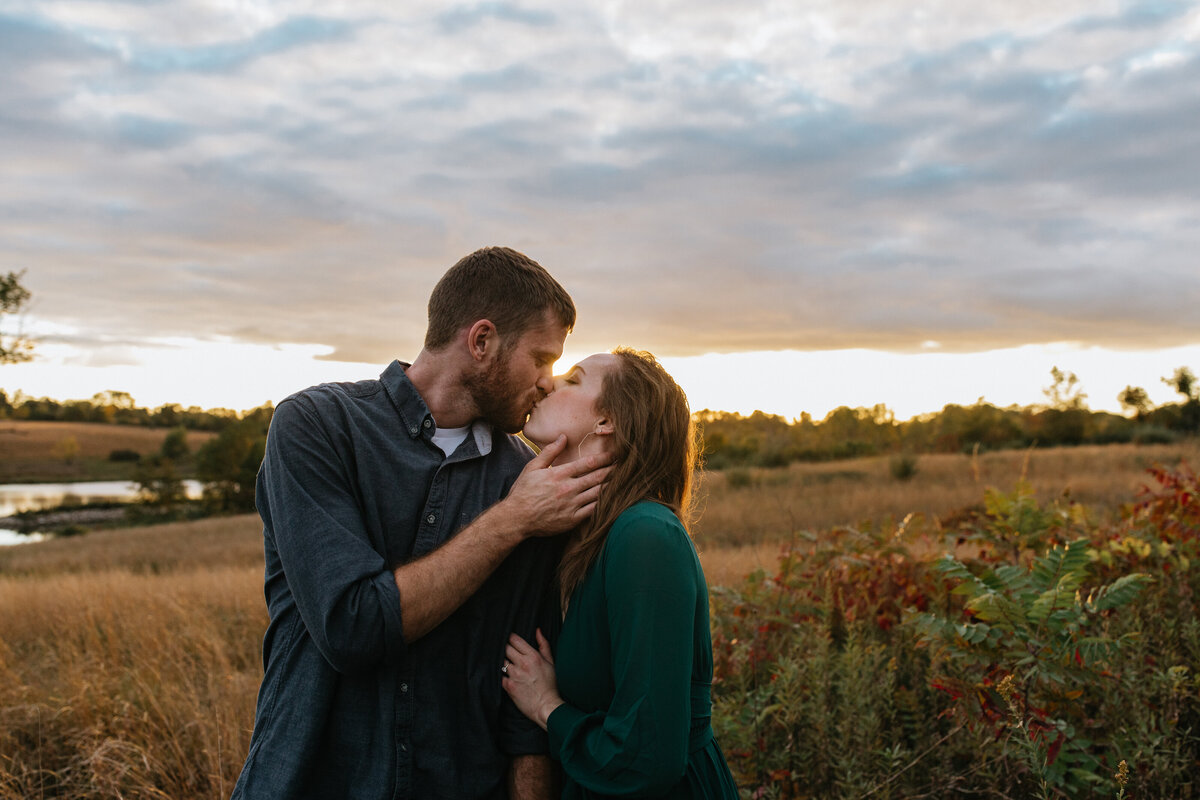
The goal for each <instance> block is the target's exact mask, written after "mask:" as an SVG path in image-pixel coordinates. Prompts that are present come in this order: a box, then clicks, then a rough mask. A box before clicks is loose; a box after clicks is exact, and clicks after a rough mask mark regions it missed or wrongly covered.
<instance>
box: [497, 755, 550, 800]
mask: <svg viewBox="0 0 1200 800" xmlns="http://www.w3.org/2000/svg"><path fill="white" fill-rule="evenodd" d="M558 785H559V780H558V765H557V764H555V763H554V761H553V760H551V758H550V756H541V755H537V756H517V757H515V758H514V759H513V760H512V764H511V765H510V766H509V768H508V797H509V800H551V798H554V797H558V792H559V786H558Z"/></svg>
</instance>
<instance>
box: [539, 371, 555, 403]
mask: <svg viewBox="0 0 1200 800" xmlns="http://www.w3.org/2000/svg"><path fill="white" fill-rule="evenodd" d="M536 386H537V388H538V391H540V392H541V393H542V397H545V396H546V395H548V394H550V393H551V392H553V391H554V376H553V375H551V374H550V371H549V370H547V371H546V372H545V373H544V374H543V375H542V376H541V377H540V378H538V382H537V384H536Z"/></svg>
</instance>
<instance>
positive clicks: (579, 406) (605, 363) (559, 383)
mask: <svg viewBox="0 0 1200 800" xmlns="http://www.w3.org/2000/svg"><path fill="white" fill-rule="evenodd" d="M617 364H618V359H617V357H616V356H614V355H612V354H611V353H597V354H596V355H594V356H588V357H587V358H585V359H584V360H583V361H580V362H579V363H578V364H576V365H575V366H573V367H571V369H569V370H567V372H566V374H564V375H560V376H558V377H556V378H555V379H554V391H553V392H551V393H550V394H549V395H547V396H546V397H545V398H543V399H542V400H541V401H540V402H539V403H538V404H537V405H536V406H534V407H533V412H532V413H531V414H530V415H529V421H528V422H526V423H525V431H524V433H525V438H526V439H528V440H529V441H531V442H533V443H534V444H536V445H537V446H538V447H545V446H546V445H548V444H550V443H551V442H553V441H554V440H555V439H557V438H558V437H559V436H560V435H562V434H566V435H567V448H566V450H564V451H563V457H562V458H561V459H559V461H560V462H561V461H564V460H568V459H574V458H578V457H579V455H580V445H582V444H584V440H585V439H588V434H591V433H595V431H596V429H597V423H598V422H599V421H600V420H601V419H602V418H603V415H602V414H601V413H600V412H598V411H597V410H596V398H598V397H599V396H600V386H601V384H602V383H603V381H604V376H605V375H606V374H608V371H609V370H612V369H616V368H617ZM602 438H603V437H602V436H592V437H591V439H588V444H587V448H586V452H591V451H592V449H596V450H599V449H601V445H602V442H601V441H600V440H601V439H602ZM593 440H595V441H594V442H593Z"/></svg>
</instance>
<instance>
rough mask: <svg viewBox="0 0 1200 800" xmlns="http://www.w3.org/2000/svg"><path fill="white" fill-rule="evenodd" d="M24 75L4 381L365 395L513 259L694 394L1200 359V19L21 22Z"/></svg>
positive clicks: (712, 404) (230, 394) (1142, 11)
mask: <svg viewBox="0 0 1200 800" xmlns="http://www.w3.org/2000/svg"><path fill="white" fill-rule="evenodd" d="M0 74H3V75H4V76H5V78H4V80H3V81H0V175H2V180H0V272H7V271H10V270H11V271H22V270H23V271H24V272H25V275H24V283H25V285H26V286H27V288H29V289H30V290H31V291H32V292H33V295H34V297H33V301H32V303H31V307H30V308H29V310H28V312H27V313H26V314H25V315H24V316H23V318H22V319H21V320H20V324H21V326H22V329H23V330H24V331H25V332H26V333H30V334H34V335H36V336H37V337H38V346H37V353H38V358H37V360H36V361H34V362H33V363H30V364H27V365H18V366H3V367H0V388H3V389H5V390H7V391H8V393H9V394H10V395H11V394H13V393H14V392H15V391H16V390H22V391H24V392H25V393H27V394H30V395H34V396H43V395H44V396H50V397H56V398H58V399H69V398H87V397H90V396H91V395H92V394H94V393H96V392H99V391H102V390H108V389H115V390H123V391H129V392H130V393H131V394H132V395H133V396H134V398H135V399H136V400H137V401H138V403H139V404H140V405H145V406H151V407H152V406H155V405H158V404H162V403H167V402H177V403H181V404H183V405H185V406H187V405H199V406H203V407H227V408H234V409H247V408H251V407H254V406H257V405H259V404H261V403H263V402H278V401H279V400H281V399H282V398H283V397H284V396H286V395H287V394H289V393H291V392H292V391H295V390H296V389H299V388H302V387H304V386H306V385H309V384H312V383H316V382H319V381H323V380H349V379H358V378H364V377H372V376H374V375H377V374H378V373H379V372H380V371H381V369H382V367H383V366H384V365H385V364H386V363H388V362H389V361H391V360H392V359H393V358H401V359H404V360H411V359H412V358H413V357H415V356H416V354H417V352H418V351H419V349H420V343H421V339H422V336H423V331H424V324H425V302H426V300H427V298H428V294H429V291H430V289H431V288H432V287H433V285H434V283H435V282H436V280H437V278H438V277H439V276H440V275H441V274H442V272H444V271H445V270H446V269H447V268H448V267H449V266H450V265H452V264H453V263H454V262H455V261H457V260H458V258H460V257H461V256H463V255H465V254H466V253H468V252H471V251H472V250H474V249H476V248H478V247H481V246H485V245H492V244H503V245H508V246H511V247H514V248H517V249H519V250H521V251H523V252H525V253H527V254H528V255H530V256H531V257H533V258H535V259H536V260H538V261H539V262H540V263H541V264H543V265H544V266H545V267H546V268H547V269H549V270H550V271H551V272H552V273H553V274H554V275H555V277H557V278H558V279H559V280H560V282H562V284H563V285H564V286H565V287H566V288H567V289H568V291H570V292H571V294H572V296H573V297H574V298H575V301H576V305H577V306H578V309H579V323H578V325H577V326H576V329H575V332H574V333H573V334H572V336H571V337H570V338H569V339H568V341H567V354H566V356H565V359H564V361H565V362H569V361H571V360H575V359H578V358H580V357H582V356H583V355H586V354H588V353H591V352H595V351H602V350H609V349H611V348H612V347H614V346H616V345H630V346H635V347H639V348H643V349H648V350H651V351H652V352H654V353H656V354H657V355H658V356H660V358H662V359H663V360H664V363H666V364H667V366H668V368H670V369H671V370H672V371H673V372H674V374H676V376H677V377H678V378H679V380H680V382H681V384H682V385H683V386H684V388H685V389H686V390H687V391H688V393H689V396H690V397H691V400H692V405H693V407H694V408H702V407H708V408H719V409H723V410H731V411H740V412H742V413H749V412H750V411H752V410H754V409H762V410H764V411H768V412H770V413H778V414H782V415H784V416H786V417H797V416H799V415H800V413H801V412H804V411H807V412H809V413H811V414H813V416H815V417H816V418H818V419H819V418H821V417H822V416H823V415H824V414H825V413H826V412H828V411H829V410H830V409H832V408H833V407H835V406H838V405H849V406H870V405H874V404H876V403H885V404H887V405H889V406H890V407H891V408H893V409H894V410H895V411H896V413H897V416H898V417H900V418H907V417H908V416H911V415H913V414H917V413H922V412H926V411H935V410H938V409H940V408H941V407H942V406H943V405H944V404H946V403H949V402H956V403H971V402H975V401H976V400H977V399H979V398H981V397H982V398H984V399H986V400H987V401H988V402H992V403H995V404H997V405H1008V404H1012V403H1017V404H1021V405H1026V404H1033V403H1037V402H1040V401H1041V400H1043V399H1044V398H1043V396H1042V391H1041V390H1042V388H1044V387H1046V386H1048V385H1049V384H1050V382H1051V381H1050V375H1049V371H1050V369H1051V367H1054V366H1057V367H1059V368H1061V369H1064V370H1067V371H1072V372H1075V373H1076V374H1077V375H1078V377H1079V379H1080V382H1081V384H1082V386H1083V390H1084V391H1085V392H1087V394H1088V402H1089V404H1090V405H1091V406H1092V407H1093V408H1098V409H1099V408H1104V409H1111V410H1115V409H1117V408H1118V404H1117V401H1116V395H1117V393H1118V392H1119V391H1120V389H1121V388H1122V387H1124V386H1125V385H1127V384H1133V385H1141V386H1144V387H1145V388H1146V389H1147V391H1148V392H1149V393H1150V396H1151V398H1152V399H1153V400H1155V402H1160V403H1161V402H1166V401H1170V400H1172V399H1173V398H1174V395H1173V394H1172V391H1171V389H1170V388H1169V387H1168V386H1166V385H1164V384H1163V383H1162V381H1161V380H1160V379H1161V378H1162V377H1164V376H1167V375H1169V374H1171V372H1172V371H1173V370H1174V368H1176V367H1178V366H1185V365H1187V366H1190V367H1192V368H1193V369H1194V370H1197V371H1200V269H1198V268H1197V257H1196V254H1197V253H1198V252H1200V91H1197V89H1196V87H1197V86H1200V3H1198V2H1172V1H1171V0H1152V1H1146V2H1142V1H1141V0H1132V1H1131V2H1105V1H1104V0H1061V1H1060V2H1055V3H1046V2H1032V1H1031V0H1006V2H1004V3H975V2H962V0H943V1H942V2H898V1H897V0H855V2H849V0H841V2H832V1H827V2H826V1H820V0H790V1H789V2H774V1H772V0H758V1H755V0H739V2H736V3H734V2H729V1H728V0H724V1H723V2H714V1H712V0H689V2H686V3H683V2H664V1H661V0H638V2H623V1H621V0H581V1H580V2H575V3H569V4H567V3H549V2H515V3H508V2H480V3H466V4H454V3H447V2H436V3H435V2H412V1H410V2H405V3H392V2H369V1H368V0H363V1H362V2H355V3H350V4H341V3H327V2H300V1H295V2H293V1H290V0H272V1H271V2H259V1H258V0H161V1H157V2H156V1H155V0H142V1H140V2H139V1H137V0H127V1H126V2H103V1H101V0H70V1H69V2H59V0H37V1H36V2H14V1H13V0H0ZM0 324H2V325H4V326H5V328H6V329H11V328H13V325H14V321H13V320H10V319H5V320H2V321H0Z"/></svg>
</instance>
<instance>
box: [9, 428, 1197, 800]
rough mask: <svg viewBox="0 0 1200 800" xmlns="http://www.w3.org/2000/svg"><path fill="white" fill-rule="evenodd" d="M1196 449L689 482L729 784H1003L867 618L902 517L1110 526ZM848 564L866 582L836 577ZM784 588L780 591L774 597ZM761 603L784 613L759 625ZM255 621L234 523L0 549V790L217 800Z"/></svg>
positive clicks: (892, 557)
mask: <svg viewBox="0 0 1200 800" xmlns="http://www.w3.org/2000/svg"><path fill="white" fill-rule="evenodd" d="M1197 449H1198V448H1197V445H1196V444H1195V443H1191V444H1188V445H1181V446H1164V447H1154V448H1151V447H1142V448H1137V447H1132V446H1121V447H1111V448H1102V449H1098V448H1078V449H1073V450H1060V451H1035V452H1032V453H1029V454H1024V453H996V454H988V455H981V456H979V457H978V458H976V459H972V458H971V457H970V456H922V457H920V460H919V464H918V469H917V471H916V473H915V475H914V476H913V477H912V478H911V479H910V480H905V481H899V480H896V479H895V478H893V477H892V476H891V475H890V471H889V466H888V462H887V460H886V459H866V460H859V461H848V462H838V463H832V464H821V465H793V466H792V467H790V468H787V469H784V470H774V471H755V472H749V473H745V474H743V475H741V476H740V477H735V478H734V479H733V480H732V481H731V480H730V478H729V475H722V474H717V473H713V474H710V475H708V476H706V477H705V479H704V481H703V485H702V490H703V491H704V492H706V494H707V498H706V503H705V506H706V507H705V509H704V515H703V516H702V517H701V519H700V522H699V525H698V526H697V529H696V530H697V540H698V543H699V544H700V549H701V557H702V559H703V561H704V565H705V569H706V572H707V573H708V577H709V583H710V585H711V586H713V587H714V592H715V602H714V610H715V612H716V613H717V615H718V617H717V618H716V619H715V624H716V625H717V631H718V636H717V638H716V640H715V641H716V643H717V646H718V653H717V656H718V660H719V662H720V663H721V665H722V669H723V670H724V673H723V678H722V679H723V680H724V681H725V682H724V684H723V686H722V685H719V686H718V691H717V696H718V701H719V702H718V709H717V720H718V724H719V725H720V726H721V727H722V730H721V735H722V738H723V741H727V742H728V743H729V749H730V750H731V751H735V753H734V755H735V758H736V759H737V760H738V763H739V768H740V769H742V775H743V779H744V780H747V781H749V780H751V779H753V780H754V781H755V784H754V785H755V786H765V787H767V789H765V790H764V792H763V793H762V794H761V796H762V797H771V796H797V797H802V796H806V795H805V793H806V791H808V789H811V788H813V787H818V786H830V787H833V786H837V787H841V788H839V789H837V792H839V793H840V794H836V795H831V796H847V797H849V796H864V794H863V793H866V792H872V794H871V795H870V796H871V797H901V796H906V795H905V792H906V791H909V790H912V791H915V790H916V789H917V788H920V789H921V791H922V792H925V793H927V794H929V795H930V796H953V787H949V788H947V789H946V793H944V794H937V792H936V791H934V787H932V786H931V785H930V784H929V782H928V781H925V782H922V781H921V780H917V779H916V778H915V777H914V776H915V775H916V773H917V772H918V770H924V771H927V772H933V773H936V774H938V775H941V776H951V777H953V776H959V777H957V778H955V780H959V781H960V785H962V786H967V785H970V786H972V787H974V788H976V789H979V787H980V786H981V785H982V782H981V779H979V778H972V777H971V776H972V774H974V773H972V772H971V769H973V768H977V769H979V770H984V771H985V772H986V770H992V771H991V772H990V773H988V774H991V775H993V776H996V775H1004V774H1006V773H1004V771H1003V769H1001V767H999V766H997V764H998V762H997V761H996V760H995V758H994V757H995V749H996V748H995V746H994V745H989V744H988V739H987V735H985V734H984V733H981V732H980V730H982V729H980V730H976V732H975V733H970V732H967V733H964V732H962V731H958V732H956V733H955V736H954V737H953V738H951V739H945V737H946V736H947V734H950V733H951V732H954V730H955V728H954V726H955V725H956V724H957V723H952V722H951V721H950V720H949V718H946V719H944V720H937V719H935V717H936V716H937V714H938V713H940V712H947V713H949V710H950V708H951V705H952V704H951V703H950V702H949V700H947V698H945V697H944V696H942V695H941V694H939V693H938V692H937V691H935V690H934V689H932V688H931V687H930V686H929V683H928V680H927V678H928V677H929V675H930V674H931V673H930V669H931V665H930V660H929V655H928V652H927V651H923V650H920V649H919V648H917V647H916V644H915V636H908V637H901V636H895V637H893V638H892V639H888V638H887V630H892V628H890V627H887V629H886V630H885V628H884V627H881V626H892V625H895V624H899V623H898V620H899V616H900V608H901V606H902V605H903V604H904V603H906V602H909V601H908V600H906V599H905V598H906V597H907V595H906V592H910V590H911V587H912V586H915V585H917V582H918V581H919V579H920V576H919V574H918V573H917V572H912V570H914V569H915V570H920V569H924V567H923V566H922V565H924V564H926V563H927V562H928V560H929V559H930V558H932V555H931V554H930V553H928V552H925V551H924V550H922V547H924V545H923V544H922V541H923V540H921V541H918V540H917V539H915V538H914V539H912V540H909V541H907V542H906V546H907V547H908V550H907V551H906V553H907V554H906V555H904V556H903V557H901V554H899V553H898V552H892V551H890V550H889V548H891V547H893V546H894V545H895V537H894V536H892V534H891V531H894V530H898V529H900V527H902V526H898V525H897V524H896V523H895V522H894V521H896V520H902V519H904V518H905V516H906V515H907V514H908V513H909V512H914V511H915V512H920V513H921V514H923V515H925V520H924V522H923V523H922V524H921V525H919V526H918V525H912V526H909V528H907V529H906V530H908V531H909V532H910V533H912V534H913V535H914V536H915V534H916V532H917V531H918V529H920V530H921V531H924V532H925V533H926V534H928V533H929V532H930V531H935V532H936V531H937V530H939V527H940V528H944V529H945V530H947V531H949V530H952V529H953V528H954V526H956V525H957V524H958V522H957V521H956V520H959V519H961V518H962V515H960V514H959V513H958V512H960V511H962V510H963V509H966V508H972V507H975V506H979V505H980V504H981V499H982V496H983V490H982V487H985V486H988V485H996V486H1000V487H1002V488H1004V489H1009V488H1011V487H1012V486H1013V485H1014V484H1015V483H1016V481H1017V479H1018V478H1019V477H1020V476H1021V475H1022V474H1024V475H1026V476H1027V477H1028V478H1029V479H1030V480H1031V482H1032V483H1033V486H1034V487H1035V489H1036V492H1037V494H1038V496H1039V498H1041V499H1042V500H1043V502H1045V501H1048V500H1050V499H1054V498H1060V497H1061V496H1062V495H1063V494H1064V492H1067V493H1069V496H1070V497H1072V498H1075V499H1077V500H1082V501H1086V502H1089V503H1091V504H1092V506H1093V508H1092V513H1093V514H1094V516H1095V517H1097V518H1099V517H1103V516H1105V515H1115V509H1116V508H1117V507H1119V506H1120V505H1121V504H1122V503H1124V502H1127V501H1128V500H1130V499H1131V498H1132V497H1133V490H1134V488H1135V487H1137V486H1138V485H1141V484H1143V483H1145V482H1146V477H1145V473H1144V472H1143V469H1144V467H1145V466H1146V465H1148V464H1150V463H1152V462H1154V461H1164V462H1168V463H1173V462H1175V461H1177V460H1178V459H1179V458H1180V457H1181V456H1185V455H1186V456H1189V457H1191V458H1193V459H1195V456H1196V455H1197ZM1027 457H1028V460H1027V461H1026V458H1027ZM1195 460H1200V459H1195ZM735 474H736V473H735ZM731 484H737V485H731ZM864 520H868V521H869V520H892V521H893V522H892V523H890V524H886V525H885V524H874V523H872V524H870V525H858V523H860V522H862V521H864ZM856 525H858V527H855V526H856ZM838 526H843V527H841V528H840V529H839V528H838ZM835 529H838V530H835ZM860 529H861V530H860ZM881 531H887V532H888V535H887V536H881V535H880V533H879V532H881ZM872 537H874V538H872ZM855 542H857V544H854V543H855ZM781 548H784V549H785V550H786V551H787V553H789V554H790V558H791V561H787V560H785V561H783V562H781V561H780V559H779V554H780V551H781ZM848 551H854V552H848ZM843 555H845V556H846V558H841V556H843ZM798 559H799V560H798ZM814 559H816V560H814ZM820 559H825V561H820ZM789 564H790V565H791V566H790V567H789V566H788V565H789ZM781 565H782V567H783V572H781ZM846 565H849V566H846ZM863 565H867V566H869V568H870V569H871V570H873V572H872V573H871V580H873V581H874V583H873V584H872V585H873V586H874V587H876V588H875V589H872V590H871V591H870V592H865V591H864V590H862V589H861V587H862V586H865V583H864V582H863V581H862V580H859V579H857V578H855V577H854V576H855V575H856V574H857V573H853V570H855V569H863V568H865V567H864V566H863ZM801 566H803V568H804V569H809V570H810V571H811V570H818V571H820V570H826V571H825V572H822V573H821V574H822V575H827V576H828V577H829V580H828V581H826V583H823V584H820V586H823V587H824V588H823V589H821V590H820V591H818V592H817V593H816V594H815V595H813V596H809V595H808V594H806V592H808V591H809V588H810V587H808V586H807V585H806V584H801V583H796V582H795V581H794V580H793V582H792V584H788V578H787V577H786V574H784V573H786V570H787V569H793V570H795V569H799V568H800V567H801ZM758 568H765V572H764V573H762V574H760V575H758V576H757V577H756V578H755V579H754V580H753V581H750V582H746V581H745V577H746V575H747V573H750V572H753V571H754V570H755V569H758ZM827 568H828V569H827ZM847 569H850V570H851V572H846V570H847ZM839 570H840V571H839ZM795 574H799V573H795ZM768 576H774V577H768ZM839 576H840V577H839ZM847 576H849V577H847ZM851 578H854V579H853V580H852V579H851ZM822 580H825V579H824V578H822ZM839 581H840V582H839ZM788 585H791V586H794V587H796V589H795V591H793V590H791V589H789V590H788V592H789V593H787V594H784V593H782V590H781V589H780V587H784V586H788ZM722 587H728V588H722ZM854 592H858V593H859V595H858V596H857V597H856V596H855V595H854ZM868 595H869V596H868ZM785 600H786V603H788V604H790V605H789V606H788V607H787V611H788V613H789V614H793V613H799V614H801V616H802V620H801V622H799V623H795V622H792V621H791V620H790V619H784V618H783V616H781V611H782V610H783V609H784V606H783V605H782V604H783V603H784V602H785ZM855 603H858V604H860V605H857V606H856V605H855ZM862 603H867V604H868V605H869V608H870V613H869V614H867V613H866V611H864V608H866V606H861V604H862ZM860 606H861V607H860ZM739 608H740V609H741V611H739V610H738V609H739ZM739 614H742V615H743V616H740V617H739V616H738V615H739ZM856 615H857V616H856ZM265 626H266V610H265V608H264V604H263V597H262V542H261V528H260V523H259V521H258V519H257V517H255V516H254V515H244V516H239V517H226V518H215V519H209V520H202V521H196V522H187V523H176V524H172V525H163V526H155V527H147V528H137V529H129V530H109V531H96V532H93V533H90V534H87V535H84V536H80V537H73V538H70V539H60V540H50V541H46V542H39V543H35V544H29V545H21V546H17V547H11V548H0V799H2V800H12V799H15V798H42V797H56V798H71V799H72V800H74V799H76V798H79V799H82V798H102V797H103V798H111V797H123V798H154V799H156V800H157V799H160V798H175V800H218V799H219V798H225V797H228V794H229V792H230V791H231V789H232V785H233V781H234V780H235V779H236V776H237V773H238V770H239V769H240V767H241V764H242V761H243V759H244V757H245V754H246V751H247V748H248V745H249V734H250V729H251V727H252V724H253V713H254V697H255V692H256V691H257V688H258V683H259V680H260V677H261V664H260V642H261V638H262V634H263V631H264V629H265ZM1194 627H1195V625H1194V624H1193V625H1192V628H1194ZM1192 628H1189V629H1188V630H1192ZM889 641H890V642H893V643H895V646H894V647H893V646H891V645H888V644H887V643H888V642H889ZM1189 646H1190V645H1189ZM889 647H891V649H889ZM1137 655H1138V657H1140V658H1152V657H1153V653H1151V652H1145V653H1141V652H1138V653H1137ZM1156 674H1157V673H1156ZM735 687H736V688H737V691H738V693H731V692H730V689H731V688H735ZM777 695H778V696H777ZM1162 696H1163V695H1162V692H1159V693H1158V694H1153V693H1149V692H1148V693H1145V697H1147V698H1161V697H1162ZM779 697H782V698H783V702H780V700H779V699H778V698H779ZM1137 697H1138V698H1141V697H1142V695H1141V694H1139V695H1137ZM876 700H877V701H878V702H875V701H876ZM1189 702H1191V701H1189ZM1193 707H1194V705H1193V706H1188V708H1193ZM1154 713H1159V712H1154ZM1152 716H1153V714H1151V713H1148V714H1140V715H1131V716H1130V717H1129V724H1130V725H1134V726H1136V725H1140V726H1142V728H1139V729H1138V731H1140V733H1139V732H1136V731H1135V732H1134V733H1131V734H1130V739H1131V740H1140V741H1143V742H1146V741H1149V737H1151V736H1152V735H1157V728H1155V727H1154V724H1153V719H1152ZM756 732H761V734H762V736H763V737H766V736H767V734H768V732H774V733H772V734H771V736H777V737H778V738H770V739H769V740H768V739H767V738H761V739H760V737H759V734H758V733H756ZM968 734H970V735H968ZM988 735H990V734H988ZM760 743H762V744H763V745H764V746H765V745H767V744H769V745H770V747H769V748H768V749H766V750H761V749H759V745H760ZM972 748H976V749H975V750H974V751H973V750H972ZM989 748H991V749H989ZM1164 752H1166V751H1164V750H1162V749H1161V748H1160V749H1158V750H1154V751H1153V753H1154V754H1157V755H1154V757H1155V758H1160V759H1165V758H1167V756H1165V755H1162V753H1164ZM973 754H974V755H978V756H980V758H978V759H976V762H974V763H975V767H972V763H973V762H972V760H971V759H972V756H973ZM1148 757H1149V756H1148ZM1170 758H1176V756H1170ZM989 759H990V760H989ZM1131 763H1133V760H1131ZM1171 763H1172V764H1174V763H1175V762H1171ZM913 764H918V765H919V766H918V767H915V768H914V767H911V765H913ZM981 764H982V765H990V766H987V767H986V770H985V769H984V767H982V766H979V765H981ZM1169 766H1170V765H1167V766H1163V767H1161V769H1163V770H1165V769H1167V768H1168V767H1169ZM1171 768H1174V767H1171ZM997 770H999V771H997ZM806 787H807V788H806ZM902 787H903V788H902ZM981 791H982V790H981ZM855 792H859V793H860V794H857V795H856V794H855ZM981 796H982V795H981ZM991 796H996V797H1006V796H1016V795H1011V794H1003V793H1000V792H995V793H993V794H992V795H991ZM1180 796H1193V795H1184V794H1181V795H1180Z"/></svg>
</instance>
